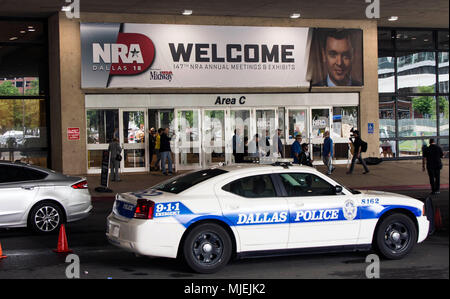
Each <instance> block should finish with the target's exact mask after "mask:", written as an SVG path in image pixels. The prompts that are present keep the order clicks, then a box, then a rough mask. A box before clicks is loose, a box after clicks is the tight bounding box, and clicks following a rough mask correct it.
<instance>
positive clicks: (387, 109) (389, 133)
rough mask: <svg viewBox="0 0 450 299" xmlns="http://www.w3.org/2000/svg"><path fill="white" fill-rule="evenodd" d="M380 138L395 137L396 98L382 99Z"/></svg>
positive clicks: (380, 107)
mask: <svg viewBox="0 0 450 299" xmlns="http://www.w3.org/2000/svg"><path fill="white" fill-rule="evenodd" d="M379 118H380V120H379V128H380V138H392V137H395V97H380V100H379Z"/></svg>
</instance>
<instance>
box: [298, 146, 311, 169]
mask: <svg viewBox="0 0 450 299" xmlns="http://www.w3.org/2000/svg"><path fill="white" fill-rule="evenodd" d="M312 162H313V160H312V159H311V154H310V153H309V152H308V143H303V144H302V152H301V153H300V164H301V165H306V166H310V167H313V164H312Z"/></svg>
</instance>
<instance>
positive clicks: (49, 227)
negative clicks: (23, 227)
mask: <svg viewBox="0 0 450 299" xmlns="http://www.w3.org/2000/svg"><path fill="white" fill-rule="evenodd" d="M63 217H64V216H63V213H62V211H61V209H60V207H59V206H58V205H56V204H55V203H52V202H43V203H40V204H38V205H36V206H34V207H33V208H32V209H31V211H30V216H29V220H28V225H29V226H30V228H31V229H32V230H33V231H35V232H37V233H52V232H55V231H57V229H58V228H59V226H60V225H61V224H62V223H63Z"/></svg>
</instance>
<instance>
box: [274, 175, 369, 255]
mask: <svg viewBox="0 0 450 299" xmlns="http://www.w3.org/2000/svg"><path fill="white" fill-rule="evenodd" d="M278 178H279V180H280V181H281V182H280V185H281V186H283V187H284V191H285V192H286V194H285V195H286V196H287V199H288V204H289V216H290V231H289V242H288V248H304V247H322V246H338V245H351V244H356V243H357V238H358V233H359V225H360V221H359V220H357V219H355V218H356V216H357V201H355V200H353V199H351V198H349V196H348V195H345V194H343V193H341V192H340V193H337V194H336V189H335V186H334V185H333V184H331V183H329V182H328V181H326V180H325V179H323V178H321V177H319V176H318V175H316V174H313V173H307V172H305V173H300V172H298V173H294V172H286V173H280V174H279V177H278Z"/></svg>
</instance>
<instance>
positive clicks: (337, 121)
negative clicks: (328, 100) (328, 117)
mask: <svg viewBox="0 0 450 299" xmlns="http://www.w3.org/2000/svg"><path fill="white" fill-rule="evenodd" d="M357 127H358V107H357V106H352V107H333V131H332V132H331V138H345V139H346V140H348V138H350V135H351V132H350V130H351V129H352V128H357Z"/></svg>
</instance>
